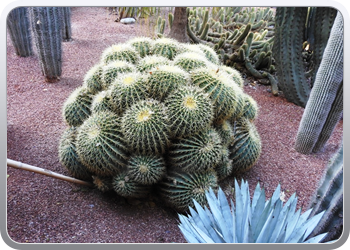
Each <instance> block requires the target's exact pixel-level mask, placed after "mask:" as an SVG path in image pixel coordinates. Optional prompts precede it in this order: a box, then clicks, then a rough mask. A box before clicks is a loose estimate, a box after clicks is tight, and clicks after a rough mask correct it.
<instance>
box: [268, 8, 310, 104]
mask: <svg viewBox="0 0 350 250" xmlns="http://www.w3.org/2000/svg"><path fill="white" fill-rule="evenodd" d="M306 16H307V7H277V10H276V27H275V31H276V35H275V42H274V45H273V57H274V58H275V60H276V66H277V67H276V69H277V76H278V80H279V87H280V88H281V90H282V91H283V93H284V95H285V97H286V99H287V100H288V101H290V102H293V103H295V104H296V105H298V106H302V107H305V105H306V103H307V101H308V98H309V94H310V90H311V88H310V86H309V85H308V83H307V79H306V76H305V69H304V66H303V58H302V53H301V51H302V46H303V42H304V32H305V22H306ZM286 33H287V34H288V35H285V34H286Z"/></svg>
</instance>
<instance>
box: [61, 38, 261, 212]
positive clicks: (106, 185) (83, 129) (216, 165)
mask: <svg viewBox="0 0 350 250" xmlns="http://www.w3.org/2000/svg"><path fill="white" fill-rule="evenodd" d="M94 65H95V66H93V67H92V68H91V69H90V70H89V71H88V72H87V74H86V75H85V76H84V79H83V81H82V82H83V83H82V86H81V87H79V88H78V89H77V90H75V91H74V92H72V94H71V96H69V97H68V98H67V101H66V102H65V103H64V105H63V118H64V119H65V120H66V121H67V125H68V126H69V127H68V128H67V131H69V133H68V132H65V133H64V134H63V135H62V139H61V142H60V159H61V163H62V165H63V166H65V167H66V168H68V169H69V167H70V168H71V170H70V172H71V174H72V175H76V176H77V172H78V170H79V171H81V170H84V171H86V173H87V175H88V176H90V179H91V180H92V181H93V183H94V185H95V186H96V188H97V189H99V190H100V191H102V192H105V191H114V192H116V193H117V194H118V195H120V196H123V197H133V198H140V197H147V196H148V194H149V193H150V192H151V191H154V194H158V195H159V196H160V198H161V199H164V201H165V202H164V204H168V205H170V206H172V207H173V208H174V209H176V210H178V211H181V210H185V209H188V206H192V205H193V204H194V203H193V199H195V200H196V201H197V202H199V203H201V204H202V203H203V202H204V201H205V192H206V191H207V190H209V188H216V187H217V186H218V181H221V180H224V179H225V178H227V177H229V176H232V175H233V174H234V173H236V172H242V171H246V170H248V169H250V168H251V167H253V165H254V164H255V162H256V161H257V159H258V157H259V155H260V152H261V142H260V137H259V134H258V132H257V130H256V128H255V126H254V123H253V122H254V119H255V118H256V116H257V104H256V102H255V101H254V100H253V99H252V98H251V97H250V96H248V95H247V94H246V93H244V88H243V81H242V78H241V76H240V75H239V73H238V71H236V70H235V69H233V68H228V67H226V66H225V67H224V66H223V65H222V64H220V63H219V60H218V55H217V54H216V53H215V52H214V50H213V49H212V48H210V47H208V46H206V45H203V44H201V45H190V44H182V43H178V42H176V41H175V40H172V39H168V38H159V39H156V40H152V39H150V38H145V37H138V38H134V39H132V40H130V41H128V42H126V43H120V44H114V45H112V46H111V47H109V48H106V49H105V51H103V53H102V56H101V58H100V61H96V63H95V64H94Z"/></svg>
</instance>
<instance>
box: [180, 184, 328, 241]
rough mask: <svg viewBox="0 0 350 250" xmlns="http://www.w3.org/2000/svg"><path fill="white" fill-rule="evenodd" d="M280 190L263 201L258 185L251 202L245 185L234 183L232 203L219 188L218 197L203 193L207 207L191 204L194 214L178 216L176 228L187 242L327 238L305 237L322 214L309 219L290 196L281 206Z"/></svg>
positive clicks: (318, 236)
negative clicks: (193, 207)
mask: <svg viewBox="0 0 350 250" xmlns="http://www.w3.org/2000/svg"><path fill="white" fill-rule="evenodd" d="M280 192H281V187H280V185H278V186H277V188H276V190H275V191H274V193H273V195H272V197H271V199H269V200H267V201H265V200H266V198H265V191H264V189H261V188H260V185H259V184H258V185H257V187H256V188H255V191H254V194H253V198H252V201H250V195H249V186H248V182H245V181H244V180H242V182H241V187H240V186H239V185H238V182H237V181H236V180H235V204H234V203H233V201H232V200H230V202H228V201H227V199H226V197H225V194H224V192H223V191H222V190H221V188H219V190H218V194H217V196H216V195H215V193H214V191H213V190H212V189H210V190H209V191H207V192H206V198H207V201H208V204H209V208H207V207H204V208H202V207H201V206H200V205H199V204H198V203H197V202H196V201H194V205H195V208H196V210H197V212H196V211H195V210H194V209H192V208H190V215H188V216H184V215H179V218H180V222H181V223H180V225H179V228H180V230H181V232H182V234H183V235H184V237H185V238H186V240H187V241H188V242H190V243H225V242H226V243H236V242H237V243H246V242H247V243H317V242H320V241H321V240H322V239H323V238H324V237H325V236H326V235H327V233H325V234H320V235H317V236H315V237H313V238H311V239H308V240H306V239H307V237H308V236H309V235H310V234H311V232H312V231H313V229H314V228H315V227H316V226H317V224H318V223H319V221H320V220H321V218H322V216H323V214H324V212H322V213H319V214H317V215H315V216H313V217H310V218H309V215H310V213H311V210H308V211H306V212H305V213H303V214H302V213H301V209H299V210H298V211H295V209H296V205H297V197H296V195H295V194H293V195H292V196H291V197H290V198H289V199H288V201H287V202H286V203H285V204H284V205H283V202H282V200H281V199H280Z"/></svg>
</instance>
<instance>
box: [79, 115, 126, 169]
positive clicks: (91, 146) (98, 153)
mask: <svg viewBox="0 0 350 250" xmlns="http://www.w3.org/2000/svg"><path fill="white" fill-rule="evenodd" d="M76 147H77V153H78V155H79V159H80V161H81V162H82V163H83V164H84V165H85V166H86V167H87V168H88V170H89V171H90V172H92V173H94V174H95V175H99V176H112V175H114V174H117V173H119V172H120V171H122V170H123V168H124V167H125V165H126V161H127V158H128V154H127V151H126V144H125V139H124V137H123V135H122V133H121V126H120V117H119V116H117V115H116V114H114V113H112V112H110V111H103V112H98V113H94V114H92V115H91V116H90V117H89V118H88V119H87V120H86V121H85V122H84V123H83V124H82V125H81V126H80V128H79V131H78V135H77V140H76Z"/></svg>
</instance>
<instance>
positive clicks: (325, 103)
mask: <svg viewBox="0 0 350 250" xmlns="http://www.w3.org/2000/svg"><path fill="white" fill-rule="evenodd" d="M343 32H344V27H343V20H342V16H341V14H340V13H339V12H338V14H337V17H336V19H335V21H334V24H333V27H332V31H331V34H330V38H329V41H328V43H327V46H326V48H325V51H324V54H323V59H322V61H321V64H320V67H319V69H318V72H317V75H316V79H315V84H314V86H313V88H312V91H311V94H310V99H309V101H308V103H307V105H306V107H305V111H304V113H303V117H302V119H301V122H300V125H299V129H298V133H297V138H296V142H295V149H296V150H297V151H298V152H300V153H303V154H310V153H311V152H317V151H319V150H320V149H322V148H323V146H324V145H325V144H326V142H327V140H328V139H329V137H330V136H331V134H332V132H333V130H334V128H335V126H336V124H337V123H338V121H339V119H340V118H341V116H342V112H343Z"/></svg>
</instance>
